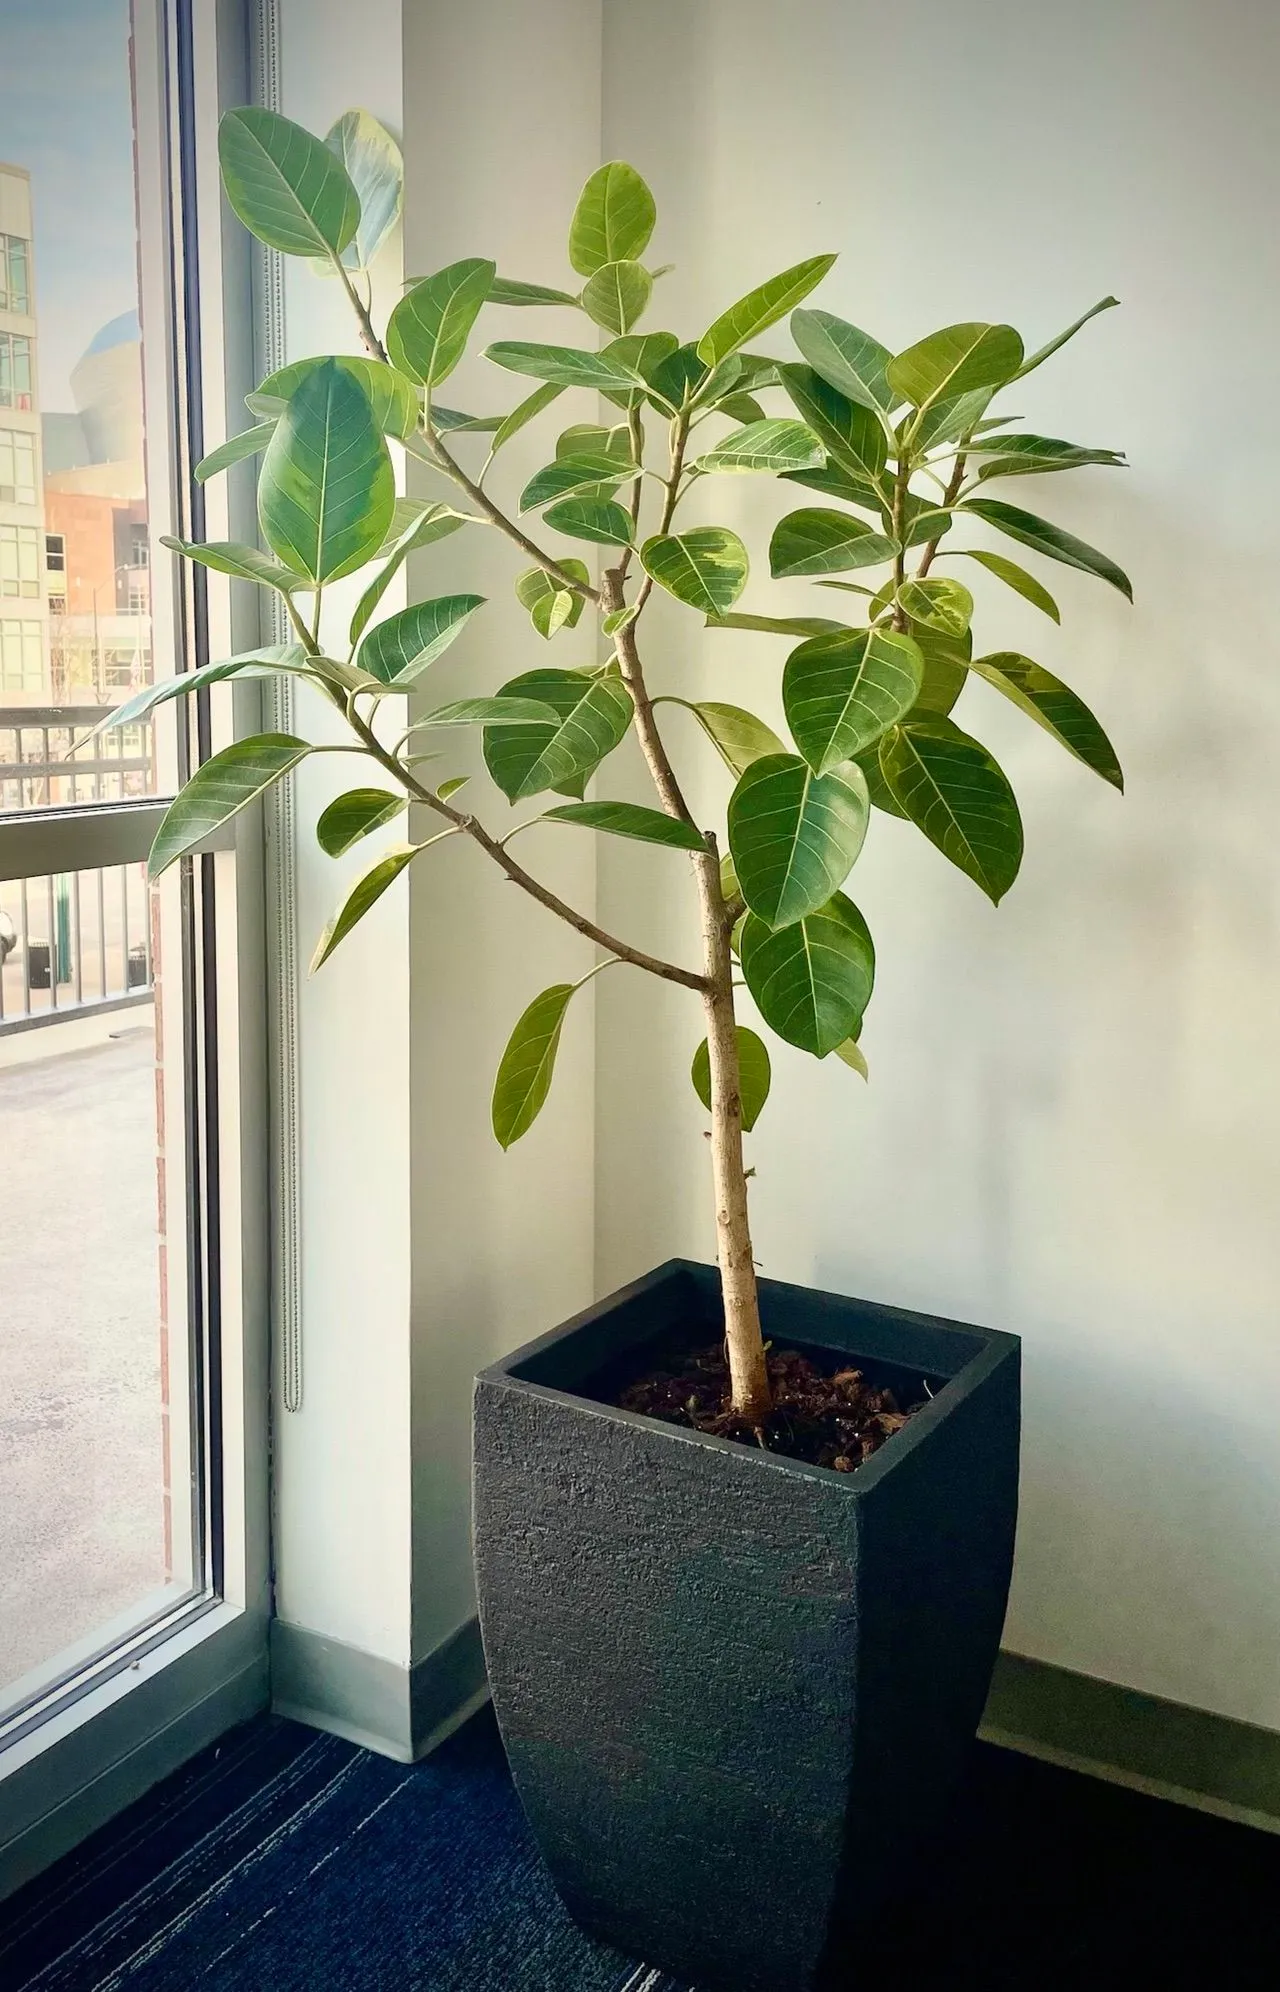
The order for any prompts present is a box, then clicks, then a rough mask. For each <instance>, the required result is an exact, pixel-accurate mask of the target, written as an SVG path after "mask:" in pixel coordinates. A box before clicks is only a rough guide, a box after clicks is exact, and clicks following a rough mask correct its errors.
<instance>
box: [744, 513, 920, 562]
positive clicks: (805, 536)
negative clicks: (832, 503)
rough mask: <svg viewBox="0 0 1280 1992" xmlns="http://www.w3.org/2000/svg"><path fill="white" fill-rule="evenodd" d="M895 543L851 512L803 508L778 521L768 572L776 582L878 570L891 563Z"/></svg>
mask: <svg viewBox="0 0 1280 1992" xmlns="http://www.w3.org/2000/svg"><path fill="white" fill-rule="evenodd" d="M893 552H894V543H893V541H892V540H891V539H890V538H889V537H888V535H887V534H886V533H878V532H876V530H875V528H874V527H872V526H869V525H867V523H866V521H865V520H863V519H855V518H853V517H852V516H851V514H850V513H848V512H827V511H823V510H821V509H819V508H816V507H814V508H810V507H808V506H806V507H804V508H803V509H802V510H801V511H799V512H788V514H787V516H786V518H785V519H779V521H778V523H777V525H776V526H775V527H774V529H773V538H772V539H771V540H770V541H769V571H770V572H771V574H772V575H773V578H774V580H775V581H780V580H782V579H784V578H786V577H788V576H791V575H801V574H842V573H845V572H847V571H848V570H849V569H850V568H857V567H878V566H879V565H880V563H881V561H884V560H892V558H893Z"/></svg>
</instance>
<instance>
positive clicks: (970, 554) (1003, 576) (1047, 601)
mask: <svg viewBox="0 0 1280 1992" xmlns="http://www.w3.org/2000/svg"><path fill="white" fill-rule="evenodd" d="M956 556H959V557H960V558H963V559H965V560H976V561H977V563H978V565H979V566H980V567H985V568H986V570H987V572H988V573H989V574H994V575H995V576H996V578H997V579H998V580H1000V581H1003V582H1004V584H1005V586H1006V588H1012V589H1013V592H1014V594H1015V595H1021V596H1022V598H1023V600H1024V601H1027V602H1031V603H1032V604H1033V605H1034V606H1035V607H1036V608H1037V609H1040V610H1042V611H1043V612H1044V614H1045V615H1047V616H1048V617H1049V618H1050V620H1051V621H1053V622H1056V623H1060V622H1061V621H1062V617H1061V615H1060V614H1059V612H1058V604H1057V603H1056V602H1055V601H1054V599H1053V596H1052V595H1051V594H1050V593H1049V590H1048V589H1047V588H1042V587H1041V585H1040V583H1039V582H1038V581H1037V580H1036V577H1035V575H1034V574H1028V573H1027V570H1026V568H1025V567H1019V565H1018V563H1017V561H1016V560H1006V559H1005V557H1004V555H1003V554H1002V553H984V552H981V551H978V550H976V549H975V548H973V547H968V546H966V547H956V548H955V549H954V550H953V554H952V555H951V556H949V557H956Z"/></svg>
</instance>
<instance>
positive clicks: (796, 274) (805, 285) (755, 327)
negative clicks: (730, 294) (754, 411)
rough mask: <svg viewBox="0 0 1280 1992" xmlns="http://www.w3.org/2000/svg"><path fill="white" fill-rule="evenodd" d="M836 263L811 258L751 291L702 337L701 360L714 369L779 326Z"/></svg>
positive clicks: (827, 259) (829, 258) (820, 258)
mask: <svg viewBox="0 0 1280 1992" xmlns="http://www.w3.org/2000/svg"><path fill="white" fill-rule="evenodd" d="M835 260H836V259H835V257H834V256H808V257H806V258H805V260H804V262H803V263H794V264H793V265H792V267H791V268H790V269H789V270H783V271H782V272H781V273H780V274H779V275H778V276H776V277H770V278H769V280H768V282H767V283H763V284H760V285H758V286H757V288H756V289H755V290H753V291H748V292H747V295H746V296H745V297H740V298H739V299H738V301H737V303H736V304H731V305H730V306H729V309H728V310H727V311H725V312H722V313H721V315H720V317H719V318H717V319H716V322H715V324H714V325H712V326H711V327H710V328H709V330H708V331H706V332H704V333H703V335H702V337H701V338H700V339H699V341H698V358H699V359H700V360H705V361H706V363H707V365H708V366H709V367H714V366H715V365H717V364H718V362H719V361H721V360H724V359H727V358H728V357H729V355H730V353H736V352H737V350H738V348H739V347H740V346H745V345H746V343H747V341H748V339H754V338H755V336H756V334H757V332H763V331H765V330H766V328H767V327H768V326H770V325H776V324H777V322H778V320H779V319H780V318H785V317H786V315H787V313H788V312H789V311H790V309H791V307H792V305H794V304H799V302H800V300H801V298H803V297H808V295H809V292H810V291H811V290H812V289H813V288H814V286H815V285H817V284H820V283H821V282H822V279H823V278H824V277H825V276H826V274H827V271H828V270H829V269H830V268H831V265H832V264H833V263H834V262H835Z"/></svg>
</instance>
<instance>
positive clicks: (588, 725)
mask: <svg viewBox="0 0 1280 1992" xmlns="http://www.w3.org/2000/svg"><path fill="white" fill-rule="evenodd" d="M500 696H501V697H503V698H527V699H534V700H537V701H539V702H540V703H541V704H543V705H548V706H551V707H553V708H554V709H555V712H556V714H557V719H556V721H555V723H554V724H552V723H548V724H546V725H544V726H541V727H537V726H529V727H508V726H496V725H495V726H487V727H486V728H485V735H484V758H485V765H486V766H487V767H488V770H489V773H490V774H491V775H492V776H493V779H494V781H495V782H496V783H497V785H498V787H499V788H500V789H501V790H502V793H503V794H504V795H505V796H506V798H507V800H508V802H518V801H520V800H521V799H522V798H523V797H525V796H530V795H539V794H541V793H542V792H543V790H545V789H563V788H565V787H566V786H567V785H568V784H569V783H570V782H573V781H574V780H576V779H577V778H578V777H579V776H584V775H587V774H589V773H590V772H591V771H592V770H593V769H594V768H596V767H598V766H599V764H600V762H601V761H602V760H603V759H604V758H605V756H606V755H607V754H611V753H612V752H613V750H614V748H615V747H616V746H617V745H618V743H619V742H620V741H621V740H622V739H623V737H624V736H625V734H626V731H627V728H628V727H629V726H630V724H631V716H632V705H631V697H630V694H629V693H628V691H627V689H626V686H625V685H624V684H623V683H622V681H621V679H620V678H617V677H613V676H608V677H602V678H591V677H587V676H585V675H584V674H583V673H582V672H580V671H556V670H552V669H550V668H546V669H542V670H538V671H524V672H522V673H521V674H520V676H519V677H516V678H512V679H511V680H510V681H509V682H508V683H507V684H505V685H503V687H502V689H501V693H500Z"/></svg>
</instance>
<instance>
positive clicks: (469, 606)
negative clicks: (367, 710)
mask: <svg viewBox="0 0 1280 1992" xmlns="http://www.w3.org/2000/svg"><path fill="white" fill-rule="evenodd" d="M484 599H485V598H484V596H483V595H437V596H436V597H435V598H434V599H433V600H431V601H429V602H415V603H414V604H413V606H412V607H411V608H408V609H401V610H400V612H399V614H398V615H394V616H388V617H387V619H386V621H385V622H380V623H379V624H378V625H377V626H376V628H374V629H371V630H370V631H369V633H368V635H367V636H366V637H365V639H364V642H363V643H362V644H361V645H360V652H359V655H358V657H357V659H356V662H357V663H358V664H359V666H360V668H361V670H362V671H367V672H368V673H369V675H370V676H371V677H373V678H377V679H379V680H380V681H381V683H382V684H384V685H396V686H404V685H409V684H412V683H413V681H414V679H415V678H417V677H419V676H420V675H421V673H422V672H423V671H425V670H426V668H427V666H428V664H434V662H435V660H436V658H437V657H439V656H440V655H441V654H442V652H444V651H446V650H447V649H448V648H449V645H450V644H451V643H452V642H453V641H454V640H455V638H457V637H459V636H461V634H462V631H463V628H464V626H465V624H466V623H467V621H468V619H469V618H470V617H471V616H473V615H474V614H475V612H476V610H477V609H478V608H480V607H481V606H482V605H483V603H484Z"/></svg>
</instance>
